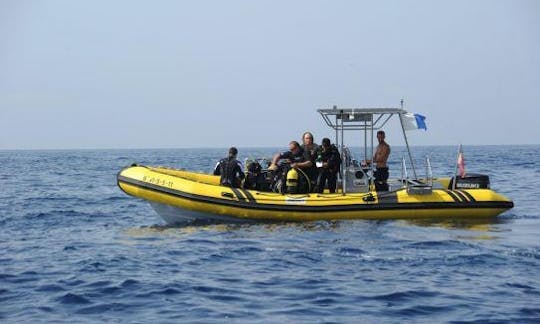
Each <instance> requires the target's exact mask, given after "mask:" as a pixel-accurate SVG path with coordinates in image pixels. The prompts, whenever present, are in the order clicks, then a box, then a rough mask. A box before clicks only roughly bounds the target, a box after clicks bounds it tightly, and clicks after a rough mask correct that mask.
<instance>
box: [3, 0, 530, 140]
mask: <svg viewBox="0 0 540 324" xmlns="http://www.w3.org/2000/svg"><path fill="white" fill-rule="evenodd" d="M401 98H404V99H405V105H406V109H407V110H409V111H412V112H418V113H422V114H424V115H425V116H427V120H426V122H427V126H428V131H427V132H424V131H417V132H414V133H410V136H411V137H410V140H411V142H412V144H415V145H424V144H432V145H439V144H451V145H454V144H455V145H457V144H459V143H462V144H464V145H472V144H518V143H521V144H537V143H540V120H539V117H538V116H539V114H540V1H534V0H531V1H516V0H508V1H470V0H466V1H456V0H452V1H337V0H334V1H313V0H309V1H260V0H258V1H252V0H246V1H217V0H216V1H96V0H92V1H70V0H65V1H37V0H36V1H24V0H13V1H9V0H0V149H42V148H175V147H227V146H230V145H237V146H240V147H246V146H280V147H285V146H286V144H287V143H288V141H289V140H291V139H300V136H301V133H302V132H303V131H305V130H311V131H313V132H314V133H315V137H316V138H315V140H316V141H317V142H320V139H321V138H322V137H324V136H332V134H333V133H332V132H331V131H330V130H329V128H327V127H326V126H325V125H324V124H323V122H322V119H321V117H320V116H319V115H318V114H317V113H316V109H318V108H326V107H328V108H330V107H331V106H332V105H338V107H339V106H341V107H365V106H399V100H400V99H401ZM396 126H397V125H396V124H395V123H394V124H392V125H389V127H388V128H387V138H388V140H389V142H390V143H391V144H398V145H399V144H400V143H402V142H401V138H398V137H397V134H395V133H396V132H397V131H398V128H397V127H396ZM330 138H333V137H330ZM351 140H352V138H351ZM351 144H353V143H351ZM358 144H360V143H358Z"/></svg>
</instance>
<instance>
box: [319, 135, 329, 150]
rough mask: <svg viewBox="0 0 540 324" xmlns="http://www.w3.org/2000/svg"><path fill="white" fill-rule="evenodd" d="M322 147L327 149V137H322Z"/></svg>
mask: <svg viewBox="0 0 540 324" xmlns="http://www.w3.org/2000/svg"><path fill="white" fill-rule="evenodd" d="M321 145H322V147H323V148H324V149H325V150H327V149H329V148H330V139H329V138H326V137H325V138H323V139H322V142H321Z"/></svg>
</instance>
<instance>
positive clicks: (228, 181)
mask: <svg viewBox="0 0 540 324" xmlns="http://www.w3.org/2000/svg"><path fill="white" fill-rule="evenodd" d="M214 175H220V176H221V179H220V184H221V185H222V186H227V187H235V188H239V187H240V183H241V181H242V179H244V177H245V175H244V172H243V171H242V164H241V163H240V162H239V161H238V160H236V159H235V158H230V157H229V158H224V159H221V160H220V161H219V162H218V163H217V164H216V167H215V168H214Z"/></svg>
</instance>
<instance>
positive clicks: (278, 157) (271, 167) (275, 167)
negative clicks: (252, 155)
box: [268, 153, 283, 170]
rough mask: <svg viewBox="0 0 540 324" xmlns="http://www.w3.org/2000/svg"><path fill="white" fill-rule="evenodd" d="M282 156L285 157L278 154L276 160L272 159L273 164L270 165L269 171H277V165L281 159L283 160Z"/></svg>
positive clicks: (275, 156)
mask: <svg viewBox="0 0 540 324" xmlns="http://www.w3.org/2000/svg"><path fill="white" fill-rule="evenodd" d="M282 156H283V153H276V155H274V158H272V164H270V166H269V167H268V170H275V169H277V163H278V162H279V160H280V159H282Z"/></svg>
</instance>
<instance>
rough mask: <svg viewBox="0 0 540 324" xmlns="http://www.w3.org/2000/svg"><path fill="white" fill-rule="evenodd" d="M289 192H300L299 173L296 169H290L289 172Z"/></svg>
mask: <svg viewBox="0 0 540 324" xmlns="http://www.w3.org/2000/svg"><path fill="white" fill-rule="evenodd" d="M286 185H287V192H288V193H297V191H298V171H296V169H290V170H289V172H287V181H286Z"/></svg>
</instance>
